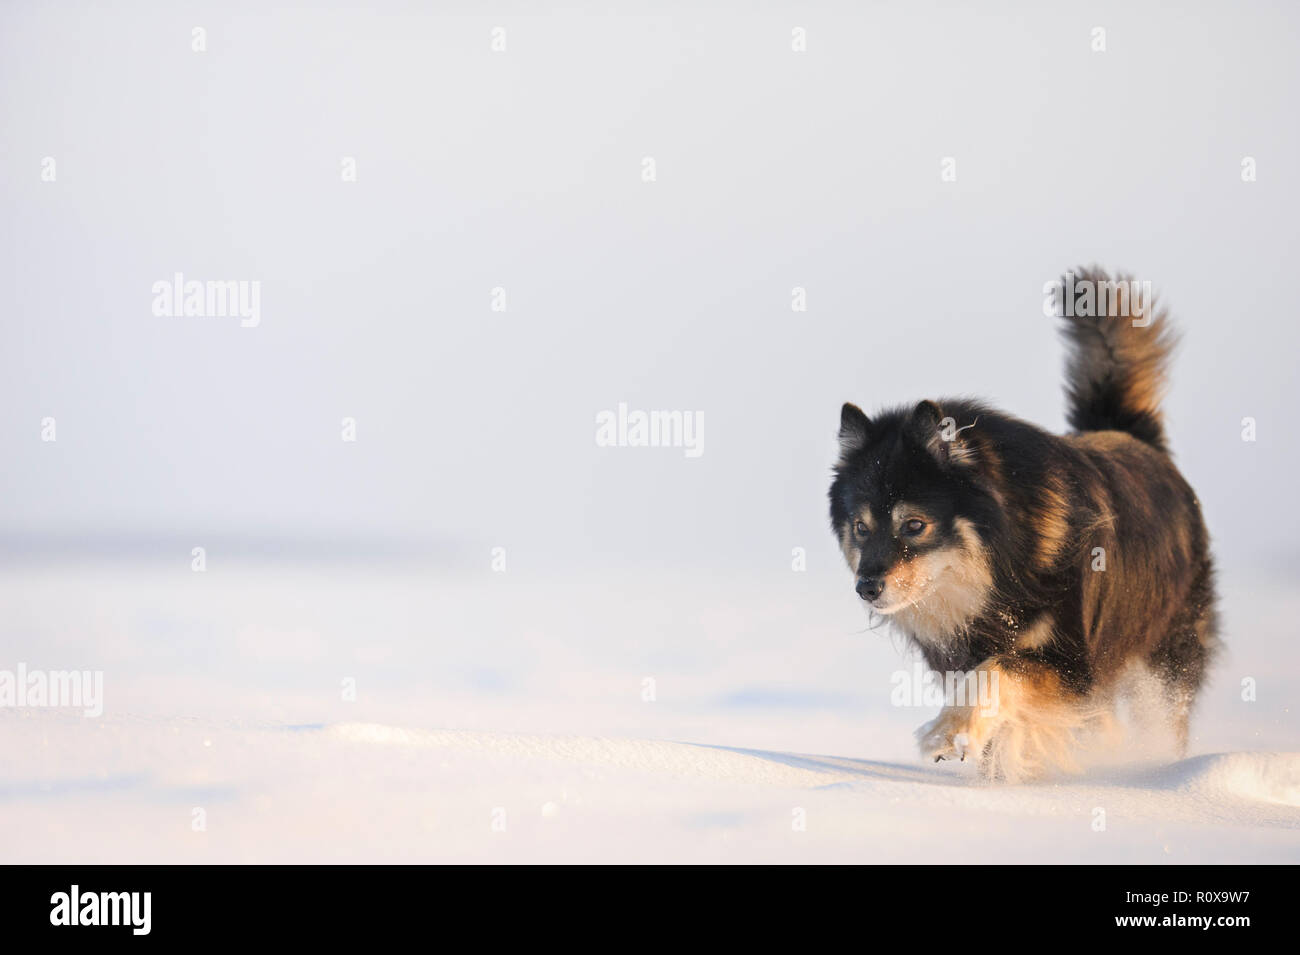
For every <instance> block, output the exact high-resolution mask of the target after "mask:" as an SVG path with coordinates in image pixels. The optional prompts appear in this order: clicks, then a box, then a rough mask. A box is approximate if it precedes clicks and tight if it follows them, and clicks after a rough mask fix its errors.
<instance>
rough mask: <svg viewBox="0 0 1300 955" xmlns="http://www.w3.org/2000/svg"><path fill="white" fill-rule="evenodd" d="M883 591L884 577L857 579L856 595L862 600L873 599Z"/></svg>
mask: <svg viewBox="0 0 1300 955" xmlns="http://www.w3.org/2000/svg"><path fill="white" fill-rule="evenodd" d="M884 592H885V578H883V577H863V578H861V579H860V580H859V581H858V596H859V597H861V598H862V599H863V600H875V599H876V598H877V597H879V596H880V595H881V594H882V593H884Z"/></svg>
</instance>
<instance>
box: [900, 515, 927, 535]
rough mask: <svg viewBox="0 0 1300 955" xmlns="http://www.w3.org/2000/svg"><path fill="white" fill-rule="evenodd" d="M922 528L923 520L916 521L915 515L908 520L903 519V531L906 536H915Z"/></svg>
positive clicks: (923, 528)
mask: <svg viewBox="0 0 1300 955" xmlns="http://www.w3.org/2000/svg"><path fill="white" fill-rule="evenodd" d="M923 530H925V521H918V520H917V519H916V518H915V517H914V518H912V519H911V520H910V521H903V533H904V534H906V535H907V536H908V537H915V536H916V535H917V534H919V533H921V531H923Z"/></svg>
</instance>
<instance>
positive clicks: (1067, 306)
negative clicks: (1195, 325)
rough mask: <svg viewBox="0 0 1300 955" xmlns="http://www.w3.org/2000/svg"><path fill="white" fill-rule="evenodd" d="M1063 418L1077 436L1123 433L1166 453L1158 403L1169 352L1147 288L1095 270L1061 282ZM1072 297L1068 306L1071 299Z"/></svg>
mask: <svg viewBox="0 0 1300 955" xmlns="http://www.w3.org/2000/svg"><path fill="white" fill-rule="evenodd" d="M1063 288H1064V294H1063V295H1062V301H1061V304H1062V305H1063V306H1064V308H1063V309H1062V312H1063V314H1064V322H1065V326H1064V329H1063V331H1064V335H1065V339H1066V343H1067V345H1068V348H1069V352H1068V355H1067V358H1066V366H1065V392H1066V399H1067V409H1066V410H1067V418H1068V420H1069V422H1070V426H1071V427H1072V428H1074V429H1076V430H1078V431H1125V432H1127V433H1129V434H1131V435H1133V437H1135V438H1137V439H1139V440H1140V441H1145V442H1146V443H1147V444H1149V445H1152V446H1153V447H1155V448H1158V449H1160V450H1161V451H1163V450H1165V432H1164V425H1163V423H1162V421H1161V415H1160V399H1161V398H1162V397H1163V395H1164V390H1165V384H1166V374H1167V366H1168V362H1169V354H1170V352H1171V351H1172V350H1173V347H1174V345H1175V344H1176V336H1175V335H1174V333H1173V332H1172V331H1171V330H1170V328H1169V324H1168V322H1167V320H1166V313H1165V312H1164V311H1160V312H1157V311H1156V308H1155V301H1154V299H1153V297H1152V295H1151V293H1150V290H1149V287H1148V285H1147V284H1146V283H1141V282H1136V281H1134V280H1133V279H1132V278H1130V277H1128V276H1120V277H1119V278H1118V279H1115V280H1112V279H1111V278H1110V276H1108V275H1107V274H1106V273H1105V272H1102V271H1101V270H1100V269H1095V268H1094V269H1085V270H1083V271H1080V272H1078V273H1074V274H1067V275H1066V276H1065V278H1064V280H1063ZM1072 295H1073V299H1072V304H1071V296H1072Z"/></svg>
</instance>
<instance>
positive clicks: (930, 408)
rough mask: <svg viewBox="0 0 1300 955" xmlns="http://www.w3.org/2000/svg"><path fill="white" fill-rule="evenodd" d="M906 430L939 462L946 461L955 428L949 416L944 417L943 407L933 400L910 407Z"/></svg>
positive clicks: (945, 462)
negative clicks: (910, 411)
mask: <svg viewBox="0 0 1300 955" xmlns="http://www.w3.org/2000/svg"><path fill="white" fill-rule="evenodd" d="M907 430H908V431H909V432H910V433H911V435H912V437H913V438H915V439H916V441H917V443H918V444H920V445H921V447H923V448H925V450H927V451H929V452H930V454H931V455H933V456H934V459H935V460H936V461H938V462H939V463H940V464H947V463H948V452H949V450H950V448H949V445H950V444H951V442H952V439H953V437H954V436H955V435H954V433H953V432H954V430H955V425H954V422H953V420H952V419H951V418H945V417H944V414H943V409H942V408H940V407H939V405H938V404H936V403H935V402H933V401H922V402H921V403H920V404H918V405H917V406H916V407H915V408H913V409H912V415H911V417H909V418H908V419H907Z"/></svg>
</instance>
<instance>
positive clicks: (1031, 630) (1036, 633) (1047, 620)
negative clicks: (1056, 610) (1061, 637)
mask: <svg viewBox="0 0 1300 955" xmlns="http://www.w3.org/2000/svg"><path fill="white" fill-rule="evenodd" d="M1055 626H1056V621H1054V620H1053V619H1052V618H1051V617H1049V616H1045V617H1043V618H1042V619H1041V620H1039V621H1038V622H1037V623H1035V624H1034V625H1033V626H1030V627H1026V628H1025V629H1024V630H1021V631H1020V633H1018V634H1016V649H1017V650H1037V649H1038V648H1039V647H1045V646H1047V645H1048V644H1049V643H1051V642H1052V641H1053V640H1055V639H1056V634H1055V632H1054V628H1055Z"/></svg>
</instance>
